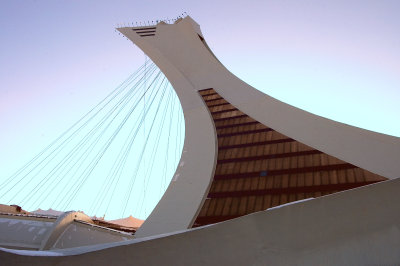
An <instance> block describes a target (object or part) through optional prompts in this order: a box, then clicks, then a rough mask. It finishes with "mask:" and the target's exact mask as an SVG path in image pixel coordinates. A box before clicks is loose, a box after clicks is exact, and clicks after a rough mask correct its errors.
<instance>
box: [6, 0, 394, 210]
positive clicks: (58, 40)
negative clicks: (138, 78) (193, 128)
mask: <svg viewBox="0 0 400 266" xmlns="http://www.w3.org/2000/svg"><path fill="white" fill-rule="evenodd" d="M183 12H187V13H188V14H189V15H190V16H191V17H192V18H193V19H194V20H196V21H197V22H198V23H199V24H200V27H201V29H202V32H203V34H204V36H205V38H206V41H207V43H208V45H209V46H210V48H211V49H212V50H213V52H214V54H215V55H216V56H217V57H218V58H219V59H220V61H221V62H222V63H223V64H224V65H225V66H226V67H227V68H228V69H229V70H231V71H232V72H233V73H234V74H236V75H237V76H238V77H239V78H241V79H242V80H244V81H245V82H247V83H249V84H250V85H252V86H254V87H255V88H257V89H259V90H261V91H263V92H265V93H267V94H269V95H271V96H272V97H276V98H277V99H279V100H282V101H284V102H287V103H289V104H291V105H294V106H297V107H299V108H302V109H305V110H307V111H309V112H312V113H315V114H318V115H321V116H325V117H328V118H330V119H333V120H336V121H340V122H343V123H346V124H351V125H354V126H358V127H361V128H365V129H369V130H373V131H377V132H381V133H384V134H389V135H393V136H398V137H399V136H400V119H399V115H400V104H399V102H400V34H399V33H400V32H399V29H400V17H399V16H398V14H399V12H400V1H394V0H393V1H387V0H384V1H374V0H366V1H365V0H363V1H362V0H357V1H356V0H347V1H344V0H335V1H317V0H312V1H311V0H304V1H296V0H281V1H278V0H275V1H268V0H267V1H245V2H243V1H226V0H224V1H209V0H206V1H168V2H166V1H147V2H144V1H141V2H139V1H128V0H117V1H113V2H112V4H110V2H109V1H89V0H83V1H67V0H60V1H51V0H42V1H40V0H38V1H34V0H26V1H12V0H4V1H2V3H1V6H0V33H1V42H0V62H1V64H0V82H1V86H0V124H1V131H0V169H2V170H1V171H2V173H1V172H0V181H1V180H2V179H4V178H6V177H7V176H8V175H10V174H12V172H13V171H15V170H16V169H17V168H18V167H19V166H21V165H22V164H23V163H24V162H26V161H28V160H29V159H30V158H32V157H33V156H34V155H35V154H36V153H37V152H39V151H40V150H41V149H42V148H43V147H44V146H46V144H48V143H50V142H51V141H52V140H53V139H55V138H56V137H57V136H58V135H59V134H61V133H62V132H63V131H64V130H65V129H66V128H68V127H69V126H70V125H71V124H73V123H74V122H75V121H76V120H78V119H79V118H80V117H81V116H82V115H83V114H84V113H85V112H87V111H88V110H89V109H90V108H91V107H92V106H94V105H95V104H96V103H97V102H98V101H100V100H101V99H102V98H103V97H104V96H105V95H107V94H108V92H109V91H111V90H112V89H114V88H115V87H116V86H117V85H118V84H119V83H120V82H122V81H123V80H124V79H125V78H126V77H127V76H129V75H130V74H131V73H132V72H133V71H134V70H135V69H136V68H137V67H138V66H140V65H141V64H143V62H144V58H145V56H144V54H143V52H141V51H140V50H139V49H138V48H137V47H135V46H133V45H132V44H131V43H130V42H129V41H127V40H126V39H124V38H122V37H121V36H120V35H118V34H117V33H116V32H115V31H114V28H115V27H116V26H117V24H121V23H126V24H127V23H131V22H135V21H151V20H156V19H158V20H159V19H166V18H173V17H176V16H178V15H180V14H182V13H183ZM0 200H1V199H0ZM0 203H1V202H0ZM134 216H135V215H134ZM139 216H140V215H139ZM140 218H143V217H140Z"/></svg>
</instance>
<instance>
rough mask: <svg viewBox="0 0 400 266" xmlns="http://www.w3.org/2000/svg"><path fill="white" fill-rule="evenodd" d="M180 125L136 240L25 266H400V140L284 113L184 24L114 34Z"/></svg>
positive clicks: (45, 256)
mask: <svg viewBox="0 0 400 266" xmlns="http://www.w3.org/2000/svg"><path fill="white" fill-rule="evenodd" d="M118 30H119V31H120V32H121V33H122V34H123V35H125V36H126V37H127V38H128V39H130V40H131V41H132V42H133V43H134V44H136V45H137V46H138V47H139V48H140V49H141V50H143V51H144V53H146V55H147V56H149V57H150V58H151V60H152V61H153V62H154V63H155V64H156V65H157V66H158V67H159V68H160V69H161V71H162V72H163V73H164V74H165V75H166V77H167V78H168V80H169V81H170V82H171V84H172V86H173V88H174V89H175V91H176V93H177V95H178V97H179V99H180V101H181V104H182V108H183V113H184V117H185V128H186V133H185V143H184V148H183V151H182V157H181V160H180V162H179V165H178V168H177V170H176V173H175V175H174V177H173V178H172V181H171V184H170V185H169V187H168V189H167V191H166V192H165V194H164V195H163V197H162V199H161V200H160V202H159V203H158V205H157V206H156V208H155V209H154V210H153V212H152V213H151V215H150V216H149V218H148V219H147V220H146V221H145V223H144V224H143V225H142V226H141V227H140V228H139V230H138V231H137V232H136V235H135V239H133V240H128V241H122V242H112V243H105V244H104V243H103V244H98V245H90V246H82V247H75V248H70V249H57V250H49V251H45V252H43V251H36V252H33V251H32V252H22V251H19V252H13V251H10V250H1V251H0V252H1V253H0V258H1V260H3V261H5V262H8V263H10V264H11V263H13V264H19V263H21V264H23V263H28V264H30V265H52V264H57V265H89V264H90V265H109V264H111V263H112V264H114V265H126V264H139V265H141V264H146V265H148V264H150V265H155V264H157V265H193V264H200V265H204V264H209V265H254V264H256V265H259V264H261V265H266V264H268V265H281V264H284V265H327V264H333V265H343V264H346V265H365V264H371V265H378V264H387V265H389V264H390V265H394V264H399V263H400V252H399V250H400V231H399V224H400V181H399V179H396V178H397V177H399V176H400V139H399V138H397V137H392V136H388V135H384V134H379V133H376V132H371V131H368V130H364V129H360V128H356V127H352V126H349V125H345V124H342V123H338V122H335V121H332V120H329V119H326V118H323V117H320V116H317V115H314V114H311V113H308V112H306V111H303V110H301V109H298V108H296V107H293V106H290V105H288V104H285V103H283V102H280V101H278V100H276V99H274V98H272V97H270V96H268V95H265V94H263V93H262V92H260V91H258V90H256V89H254V88H252V87H251V86H249V85H247V84H246V83H244V82H243V81H242V80H240V79H239V78H237V77H236V76H234V75H233V74H232V73H230V72H229V71H228V70H227V69H226V68H225V67H224V65H222V64H221V62H219V61H218V59H217V58H216V56H215V55H214V54H213V53H212V51H211V50H210V48H209V47H208V45H207V43H206V41H205V38H204V35H203V34H202V32H201V30H200V26H199V25H198V24H197V23H196V22H195V21H194V20H193V19H192V18H190V17H189V16H187V17H185V18H183V19H179V20H177V21H175V23H173V24H167V23H165V22H159V23H158V24H157V25H154V26H145V27H122V28H119V29H118Z"/></svg>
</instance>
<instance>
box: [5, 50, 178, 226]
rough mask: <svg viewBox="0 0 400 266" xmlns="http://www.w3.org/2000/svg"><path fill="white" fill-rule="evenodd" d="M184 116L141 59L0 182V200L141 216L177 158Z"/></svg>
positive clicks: (163, 83) (167, 88)
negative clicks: (99, 98) (47, 142)
mask: <svg viewBox="0 0 400 266" xmlns="http://www.w3.org/2000/svg"><path fill="white" fill-rule="evenodd" d="M183 120H184V119H183V113H182V111H181V107H180V103H179V100H178V98H177V96H176V94H175V92H174V90H173V88H172V86H171V85H170V83H169V82H168V80H167V79H166V78H165V76H164V75H163V74H162V73H161V71H160V70H159V69H158V68H157V67H156V66H155V64H154V63H153V62H151V61H150V60H148V59H147V58H146V59H145V63H144V64H143V65H142V66H141V67H140V68H139V69H138V70H137V71H135V72H134V73H133V74H132V75H130V76H129V77H128V78H127V79H126V80H125V81H124V82H123V83H122V84H121V85H119V86H118V87H117V88H116V89H114V90H113V91H112V92H111V93H110V94H109V95H107V96H106V97H105V98H104V99H103V100H102V101H101V102H100V103H99V104H97V105H96V106H95V107H93V108H92V109H91V110H90V111H89V112H88V113H87V114H85V115H84V116H83V117H82V118H81V119H80V120H78V121H77V122H76V123H75V124H73V125H72V126H71V127H70V128H68V129H67V130H66V131H65V132H64V133H63V134H61V135H60V136H59V137H58V138H57V139H55V140H54V141H53V142H52V143H51V144H50V145H48V146H47V147H46V148H45V149H43V150H42V151H41V152H39V153H38V154H37V155H36V156H35V157H34V158H33V159H32V160H30V161H29V162H28V163H27V164H26V165H24V166H23V167H21V168H20V169H19V170H18V171H16V172H15V173H14V174H13V175H12V176H10V177H8V178H5V179H3V180H1V179H0V200H1V202H3V203H7V204H18V205H20V206H22V207H23V208H24V209H27V210H35V209H38V208H41V209H46V208H53V209H57V210H62V211H66V210H71V209H75V210H82V211H84V212H85V213H87V214H89V215H97V216H104V215H106V216H107V217H108V218H109V219H111V218H119V217H124V216H125V215H128V214H132V215H133V216H135V217H138V218H142V219H144V218H146V216H147V214H148V211H150V210H151V209H152V208H153V207H154V206H155V204H156V203H157V202H158V200H159V199H160V197H161V196H162V194H163V192H164V191H165V189H166V186H167V184H168V183H169V181H170V179H171V177H172V176H173V173H174V171H175V169H176V166H177V164H178V161H179V159H180V154H181V152H182V146H183V141H182V137H183V136H184V134H183V133H184V124H183Z"/></svg>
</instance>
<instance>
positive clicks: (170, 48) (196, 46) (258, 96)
mask: <svg viewBox="0 0 400 266" xmlns="http://www.w3.org/2000/svg"><path fill="white" fill-rule="evenodd" d="M119 31H120V32H121V33H123V34H124V35H125V36H127V37H128V38H129V39H130V40H132V42H133V43H134V44H136V45H137V46H138V47H139V48H140V49H142V50H143V51H144V52H145V53H146V54H147V55H148V56H149V57H150V58H151V59H152V60H153V62H154V63H155V64H157V66H158V67H159V68H160V69H161V70H162V71H163V73H164V74H165V75H166V76H167V78H168V80H169V81H170V82H171V84H172V85H173V87H174V89H175V90H176V92H177V94H178V96H179V98H180V100H181V103H182V108H183V112H184V115H185V127H186V135H185V137H186V139H185V144H184V148H183V154H182V158H181V162H180V163H179V167H178V169H177V172H176V174H175V177H174V178H173V182H171V184H170V186H169V188H168V190H167V191H166V193H165V195H164V197H163V198H162V199H161V200H160V202H159V204H158V205H157V207H156V208H155V210H154V211H153V213H152V214H151V215H150V217H149V218H148V219H147V220H146V222H145V223H144V224H143V226H142V228H140V229H139V231H138V232H137V236H149V235H155V234H160V233H166V232H172V231H177V230H184V229H187V228H189V227H190V226H191V225H192V223H193V219H194V217H196V212H197V211H198V209H199V208H200V206H201V205H202V202H203V200H204V197H205V194H206V191H207V188H208V186H209V184H210V182H211V179H212V177H213V171H214V168H213V167H212V166H213V165H215V161H216V153H215V149H216V144H215V143H216V134H215V129H214V126H213V121H212V119H211V116H210V114H209V111H208V109H207V107H206V105H205V104H204V102H203V100H202V99H201V97H200V95H199V94H198V93H197V91H199V90H203V89H207V88H214V90H215V91H217V92H218V93H219V94H220V95H221V96H222V97H224V98H225V99H226V100H227V101H228V102H230V103H231V104H232V105H234V106H235V107H237V108H238V109H239V110H241V111H243V112H244V113H246V114H248V115H249V116H251V117H252V118H254V119H255V120H257V121H259V122H261V123H263V124H265V125H269V126H270V127H272V128H274V129H275V130H277V131H279V132H281V133H283V134H285V135H287V136H289V137H291V138H294V139H296V140H298V141H301V142H302V143H304V144H306V145H308V146H311V147H314V148H316V149H318V150H320V151H323V152H325V153H327V154H330V155H332V156H335V157H337V158H339V159H341V160H344V161H346V162H349V163H352V164H354V165H356V166H359V167H361V168H364V169H366V170H369V171H371V172H373V173H376V174H379V175H381V176H384V177H387V178H390V179H391V178H397V177H400V140H399V138H396V137H392V136H388V135H384V134H379V133H375V132H372V131H368V130H364V129H360V128H356V127H352V126H348V125H345V124H342V123H338V122H335V121H332V120H329V119H325V118H323V117H319V116H316V115H314V114H311V113H308V112H305V111H303V110H301V109H298V108H296V107H293V106H290V105H288V104H285V103H283V102H280V101H278V100H276V99H274V98H272V97H269V96H268V95H265V94H263V93H261V92H260V91H258V90H256V89H254V88H252V87H251V86H249V85H247V84H246V83H244V82H243V81H241V80H240V79H238V78H237V77H236V76H234V75H233V74H232V73H230V72H229V71H228V70H227V69H226V68H225V67H224V66H223V65H222V64H221V63H220V62H219V61H218V59H217V58H216V57H215V56H214V55H213V53H212V52H211V51H210V49H209V48H208V46H207V44H206V43H205V41H204V37H203V34H202V32H201V30H200V26H199V25H198V24H197V23H196V22H195V21H194V20H193V19H191V18H190V17H186V18H184V19H183V20H180V21H177V22H176V23H175V24H172V25H169V24H165V23H159V24H158V25H156V26H154V27H145V28H131V27H125V28H120V29H119ZM150 31H154V35H153V33H151V32H150ZM140 32H145V33H140ZM149 32H150V34H149Z"/></svg>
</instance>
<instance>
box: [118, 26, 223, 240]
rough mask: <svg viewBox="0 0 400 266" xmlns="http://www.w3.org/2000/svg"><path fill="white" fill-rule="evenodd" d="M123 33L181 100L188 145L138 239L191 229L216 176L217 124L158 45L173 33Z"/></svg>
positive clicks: (128, 30) (186, 144) (138, 232)
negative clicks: (146, 34) (149, 59)
mask: <svg viewBox="0 0 400 266" xmlns="http://www.w3.org/2000/svg"><path fill="white" fill-rule="evenodd" d="M119 31H121V33H123V34H124V35H126V36H127V37H128V38H130V39H131V40H133V41H134V43H135V44H136V45H138V46H139V47H140V48H141V49H142V50H143V51H144V52H145V53H146V54H147V55H148V56H149V57H150V58H151V59H152V60H153V62H154V63H155V64H156V65H157V66H158V67H159V68H160V69H161V70H162V72H163V73H164V74H165V76H166V77H167V78H168V80H169V81H170V83H171V84H172V86H173V87H174V89H175V91H176V93H177V95H178V97H179V100H180V102H181V105H182V109H183V114H184V118H185V142H184V146H183V151H182V156H181V159H180V162H179V164H178V168H177V170H176V172H175V174H174V177H173V178H172V181H171V183H170V185H169V187H168V188H167V190H166V192H165V194H164V195H163V197H162V198H161V200H160V201H159V203H158V204H157V206H156V207H155V209H154V210H153V212H152V213H151V214H150V216H149V217H148V218H147V219H146V221H145V222H144V223H143V225H142V226H141V227H140V228H139V230H138V231H137V232H136V234H135V236H137V237H144V236H149V235H157V234H161V233H166V232H173V231H178V230H183V229H187V228H190V227H191V226H192V224H193V222H194V219H195V217H196V216H197V213H198V212H199V210H200V208H201V206H202V205H203V202H204V200H205V196H206V195H207V193H208V190H209V186H210V185H211V182H212V178H213V176H214V172H215V165H216V160H217V138H216V131H215V127H214V122H213V120H212V118H211V114H210V113H209V111H208V109H207V107H206V105H205V103H204V101H203V99H202V98H201V96H200V95H199V93H198V92H197V89H196V88H195V87H194V86H193V84H192V83H191V82H190V80H188V79H187V78H186V77H185V75H184V74H183V73H182V72H181V71H179V70H178V69H176V68H175V67H174V66H173V65H172V64H171V62H170V61H169V60H168V58H166V57H165V56H164V54H163V51H160V50H159V49H158V48H159V47H157V46H156V45H154V43H157V40H158V38H160V40H163V39H165V38H166V36H167V35H169V34H170V32H169V31H163V30H160V31H158V32H157V36H156V37H155V38H145V37H140V36H139V35H137V34H136V33H135V32H134V31H132V28H121V29H119ZM158 36H160V37H158ZM170 37H171V38H174V37H173V36H170ZM170 44H171V45H173V43H170ZM166 46H167V44H165V47H164V48H166ZM175 52H176V54H175V55H173V56H178V54H179V51H175Z"/></svg>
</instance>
